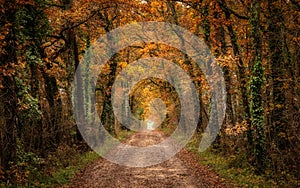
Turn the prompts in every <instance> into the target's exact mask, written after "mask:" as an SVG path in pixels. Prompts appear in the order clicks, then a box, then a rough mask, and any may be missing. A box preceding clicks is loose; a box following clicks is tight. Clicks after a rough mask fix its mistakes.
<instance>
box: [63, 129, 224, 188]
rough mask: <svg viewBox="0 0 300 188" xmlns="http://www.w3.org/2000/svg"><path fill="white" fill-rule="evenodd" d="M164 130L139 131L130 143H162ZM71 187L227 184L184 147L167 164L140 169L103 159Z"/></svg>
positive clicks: (88, 169) (75, 180)
mask: <svg viewBox="0 0 300 188" xmlns="http://www.w3.org/2000/svg"><path fill="white" fill-rule="evenodd" d="M164 138H165V136H164V134H163V133H162V132H159V131H152V132H148V133H136V134H133V135H131V136H130V137H129V138H128V139H127V140H126V141H125V143H126V144H130V145H135V146H147V145H152V144H156V143H159V142H161V141H162V140H164ZM140 160H143V157H141V159H140ZM67 187H74V188H75V187H76V188H77V187H112V188H117V187H138V188H142V187H187V188H192V187H203V188H204V187H205V188H206V187H226V186H225V185H224V184H223V183H222V182H221V179H220V178H219V177H218V176H217V175H216V174H215V173H214V172H213V171H212V170H210V169H209V168H207V167H205V166H202V165H200V164H199V163H198V162H197V160H196V156H195V155H193V154H192V153H189V152H187V151H186V150H182V151H181V152H179V153H178V154H177V155H175V156H174V157H172V158H171V159H169V160H168V161H165V162H163V163H160V164H157V165H153V166H149V167H144V168H138V167H126V166H121V165H118V164H114V163H111V162H109V161H107V160H105V159H103V158H100V159H99V160H97V161H95V162H94V163H92V164H90V165H89V166H87V167H86V168H85V169H83V170H82V171H81V172H80V173H78V174H77V175H76V176H75V177H74V179H73V180H72V181H71V183H70V184H69V185H68V186H67Z"/></svg>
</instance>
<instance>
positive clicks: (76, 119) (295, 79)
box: [0, 0, 300, 187]
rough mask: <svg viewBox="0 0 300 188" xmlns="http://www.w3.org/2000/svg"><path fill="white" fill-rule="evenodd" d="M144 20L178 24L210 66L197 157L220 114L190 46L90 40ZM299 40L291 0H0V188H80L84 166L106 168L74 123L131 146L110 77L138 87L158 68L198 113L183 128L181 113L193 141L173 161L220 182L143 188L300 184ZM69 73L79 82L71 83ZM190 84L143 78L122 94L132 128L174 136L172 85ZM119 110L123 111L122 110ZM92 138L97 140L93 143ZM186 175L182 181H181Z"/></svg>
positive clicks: (176, 117)
mask: <svg viewBox="0 0 300 188" xmlns="http://www.w3.org/2000/svg"><path fill="white" fill-rule="evenodd" d="M154 22H155V23H168V24H170V25H172V27H171V28H172V29H174V28H175V25H176V26H179V27H180V28H183V29H184V31H187V32H189V33H191V34H193V36H195V37H197V38H198V39H199V40H200V41H202V42H203V44H205V46H206V47H207V49H209V50H210V53H211V54H212V56H213V57H214V59H215V66H212V67H211V69H213V70H215V67H219V68H220V72H221V73H220V74H222V80H223V81H224V92H225V93H226V98H224V103H225V105H226V108H224V119H222V122H220V130H218V133H217V135H216V138H215V139H214V140H213V142H212V144H211V145H210V146H209V148H208V149H206V150H205V151H201V152H200V151H199V150H198V147H199V142H200V140H201V138H203V137H205V136H206V132H205V130H206V127H208V125H209V122H210V121H212V120H211V117H214V116H218V114H215V113H214V112H213V111H214V108H218V107H220V105H219V106H218V105H217V104H214V102H216V103H218V102H219V100H221V99H220V97H218V96H217V97H216V95H217V94H216V93H215V92H212V91H214V89H213V88H214V86H212V85H211V84H210V80H209V79H208V78H207V77H206V76H207V74H208V73H206V72H205V71H204V70H203V69H202V68H201V66H199V64H197V62H196V61H195V59H194V57H192V56H191V55H190V54H189V53H188V52H187V51H188V50H186V49H187V48H189V47H190V46H193V45H190V44H191V43H193V41H192V39H191V38H184V36H181V35H180V33H178V32H177V33H176V32H175V33H176V35H174V36H172V37H173V38H174V40H177V39H178V41H179V42H178V45H177V46H180V47H177V46H170V45H168V44H171V42H170V43H168V44H167V43H164V42H160V41H159V40H158V39H156V40H148V39H147V40H143V41H140V42H137V43H134V44H128V45H126V46H125V47H124V48H122V49H120V50H115V51H113V50H111V51H109V50H107V49H106V50H104V49H103V48H101V46H100V45H99V46H96V47H95V44H97V41H98V42H99V38H101V37H103V36H106V37H107V38H109V37H110V36H111V35H110V33H111V32H113V31H116V29H118V28H122V27H123V26H127V25H128V24H131V25H133V26H134V27H136V28H143V27H144V25H143V24H142V23H154ZM168 26H169V25H164V27H165V28H162V27H160V28H158V29H157V30H155V33H156V32H157V33H156V34H154V37H153V38H155V37H157V36H158V35H159V36H167V35H168V33H171V30H172V29H171V30H168ZM179 27H178V28H179ZM183 29H182V30H180V31H183ZM138 30H139V29H137V30H133V31H132V32H127V33H126V32H125V35H126V36H138V37H140V38H143V37H144V38H147V37H149V38H150V37H151V36H146V35H147V34H145V36H142V35H144V33H142V32H141V33H138V32H139V31H138ZM299 31H300V3H299V1H297V0H263V1H259V0H131V1H130V0H0V114H1V116H0V151H1V152H0V187H57V186H64V185H65V186H67V184H69V183H70V182H71V183H72V182H73V184H72V185H70V187H85V186H82V184H80V183H81V182H80V181H79V180H76V174H77V176H78V172H82V173H83V174H84V172H83V170H82V169H84V168H85V169H89V166H88V164H92V165H91V166H93V164H96V163H95V161H97V160H98V163H97V164H99V166H103V169H105V168H104V167H105V165H104V164H106V163H105V162H103V161H104V159H99V158H101V157H99V156H98V155H97V154H95V153H94V152H93V151H92V150H91V148H90V144H88V143H87V142H88V141H87V139H86V138H84V134H83V135H82V130H83V129H88V128H89V127H88V126H86V125H85V124H84V123H82V121H81V120H82V119H85V118H86V117H88V120H89V121H92V122H93V123H95V122H97V118H98V119H99V120H100V121H101V124H102V125H103V127H104V128H105V130H106V131H107V132H108V133H109V134H110V135H111V136H112V137H114V138H115V139H117V140H119V141H120V142H124V143H131V141H132V143H133V145H134V143H135V141H136V139H138V138H139V137H142V135H143V134H144V133H139V131H135V130H131V128H130V127H128V126H125V125H124V124H123V123H122V120H120V119H118V118H117V117H116V116H117V113H116V112H115V107H114V105H113V101H112V95H113V92H112V91H113V89H114V82H116V81H117V80H121V81H120V83H121V85H122V86H123V87H125V86H124V85H125V83H126V82H128V79H129V78H126V79H123V80H122V79H121V78H119V77H121V76H120V75H125V73H124V74H123V72H124V70H128V72H130V71H131V73H130V74H133V73H136V74H135V76H132V77H131V78H132V79H137V78H140V77H138V76H139V73H143V74H144V73H148V74H150V73H151V71H148V68H149V67H151V66H152V67H156V66H157V67H156V69H154V72H162V73H163V74H164V73H166V74H168V75H176V76H175V77H176V78H178V79H179V77H180V75H181V74H180V73H179V71H178V70H179V69H180V70H183V71H184V72H185V74H186V75H187V76H188V77H189V79H190V80H191V82H190V83H191V84H193V86H194V88H195V90H196V91H197V95H193V97H194V96H197V99H196V100H193V101H192V102H191V106H193V108H196V107H199V111H196V110H195V111H193V110H192V111H190V112H189V113H187V117H186V118H185V120H184V122H185V123H186V125H189V124H192V122H189V121H190V120H189V117H188V116H189V115H190V116H193V115H191V114H193V113H195V114H196V116H197V117H199V118H198V119H197V122H196V124H195V126H196V127H195V132H194V133H193V135H192V138H191V139H190V140H189V143H188V144H187V145H186V146H185V149H184V151H181V152H180V153H179V154H178V155H180V156H181V157H182V156H183V157H182V158H188V161H191V160H189V159H190V158H193V161H195V162H194V163H195V167H193V168H194V169H201V168H202V167H203V168H205V169H206V168H208V169H209V170H203V173H204V174H207V176H209V177H212V176H217V177H218V180H216V181H215V182H218V183H215V184H216V185H215V184H209V183H212V182H214V180H212V179H214V178H212V179H210V178H206V179H208V180H205V181H208V184H205V183H203V182H202V183H203V185H202V183H200V184H197V182H196V183H195V182H194V180H193V179H197V178H196V177H198V176H199V177H200V178H201V176H203V175H199V174H198V175H193V176H191V177H190V179H192V180H187V179H186V184H184V185H185V186H183V185H181V184H180V185H181V186H179V184H178V185H177V184H175V183H174V182H176V181H177V180H173V184H172V183H166V184H154V183H148V186H150V185H153V187H186V186H187V185H192V184H193V185H194V187H207V186H208V185H210V186H211V187H212V186H213V187H299V186H300V157H299V156H300V136H299V133H300V32H299ZM149 33H150V32H149ZM172 33H174V32H173V31H172ZM121 38H122V36H121V35H120V36H119V38H114V39H111V40H109V39H108V42H109V44H106V45H108V46H109V47H110V48H113V47H112V46H113V45H114V44H115V43H117V42H116V40H119V39H120V40H121ZM132 38H134V37H132ZM158 38H159V37H158ZM198 39H197V40H198ZM193 40H194V39H193ZM129 41H130V40H129ZM157 41H158V42H157ZM194 41H195V40H194ZM91 49H92V50H94V52H95V51H97V53H98V52H99V53H101V54H105V55H107V54H109V55H107V56H108V60H107V61H106V62H105V64H103V66H101V71H100V72H99V69H98V67H97V66H96V64H97V63H98V62H97V61H96V60H95V59H97V58H98V59H101V57H98V56H97V54H96V55H95V53H94V52H93V54H92V50H91ZM193 50H194V51H198V50H199V51H200V50H201V49H193ZM107 51H109V52H107ZM91 54H92V55H91ZM105 55H104V56H105ZM105 58H106V57H105ZM143 58H144V59H149V58H150V60H151V58H152V59H153V58H154V59H155V58H156V59H158V58H160V59H165V60H167V61H168V62H172V63H173V64H174V66H175V65H176V67H167V66H166V65H165V64H159V65H161V66H162V67H163V68H161V69H160V70H158V69H159V68H158V64H151V63H152V62H150V61H149V63H148V64H147V63H145V64H143V66H141V67H134V62H136V61H138V60H139V59H143ZM83 64H84V65H85V66H82V65H83ZM87 66H88V67H89V68H86V67H87ZM135 68H136V70H135ZM137 70H138V71H139V73H137ZM207 71H208V72H210V71H212V70H207ZM78 72H80V74H81V75H82V76H76V74H78ZM93 74H95V75H93ZM128 74H129V73H128ZM153 74H154V73H153ZM90 75H93V76H95V77H96V80H95V81H96V84H95V86H94V87H92V86H90V84H91V83H92V81H91V79H90V77H91V76H90ZM118 75H119V77H118ZM133 75H134V74H133ZM127 77H128V76H127ZM174 80H175V81H174ZM173 81H174V82H176V79H173ZM74 83H75V85H76V87H75V86H74ZM180 84H182V85H180ZM178 85H179V86H178ZM181 86H182V87H181ZM188 86H189V84H187V82H180V83H179V84H177V85H176V84H175V85H174V84H172V83H170V82H168V81H166V80H165V79H163V78H154V77H150V78H146V79H141V80H140V81H139V82H138V83H137V84H136V85H135V87H133V88H131V91H130V92H129V102H128V104H127V105H129V107H130V112H131V113H132V114H133V115H134V117H135V118H136V120H139V121H142V120H145V121H146V120H147V119H149V118H150V119H152V120H153V121H154V125H157V126H156V127H154V128H153V127H150V129H153V131H152V132H151V131H150V132H151V133H149V134H151V135H152V134H153V135H152V137H155V134H158V137H157V138H155V139H157V140H155V143H156V141H158V140H161V139H163V138H166V137H169V135H171V134H172V133H173V132H176V131H175V130H176V128H177V126H178V123H179V122H180V121H183V120H182V119H181V111H182V110H184V109H185V108H184V105H183V102H182V100H181V99H182V98H181V95H180V94H178V92H179V90H178V89H177V88H176V87H180V88H182V89H183V90H184V95H183V96H186V95H185V93H187V92H188V91H187V90H185V88H187V87H188ZM74 88H75V90H74ZM74 91H75V95H74ZM180 91H181V90H180ZM118 92H121V91H118ZM89 96H92V97H91V98H90V97H89ZM123 96H124V95H122V96H121V97H123ZM214 98H217V99H215V100H214ZM153 99H155V100H153ZM158 99H159V100H158ZM116 100H117V99H116ZM187 101H188V100H187ZM120 103H121V102H120ZM124 105H125V103H124ZM74 106H75V107H77V109H76V110H75V109H74ZM125 111H126V110H125ZM125 111H122V110H121V112H122V113H125V114H128V113H129V112H127V111H126V112H125ZM161 114H163V117H162V116H161ZM95 116H97V118H94V117H95ZM219 116H220V112H219ZM126 117H127V116H126ZM218 122H219V121H218ZM151 126H152V125H151ZM80 127H83V128H82V129H80ZM148 128H149V125H148ZM154 129H155V130H154ZM186 129H188V128H186ZM91 132H93V131H91ZM145 134H146V133H145ZM147 134H148V133H147ZM151 135H150V136H151ZM156 136H157V135H156ZM147 139H150V137H149V136H148V137H147ZM151 139H152V138H151ZM96 140H97V142H104V139H103V138H102V137H101V136H99V138H97V139H96ZM130 140H131V141H130ZM137 142H138V143H137V145H139V144H141V143H140V141H137ZM153 142H154V141H153ZM132 143H131V144H132ZM141 146H144V145H143V144H141ZM103 150H105V149H103V148H102V151H103ZM185 151H186V153H185ZM105 152H106V150H105ZM182 152H183V153H182ZM97 153H99V152H97ZM176 156H177V155H176ZM178 158H180V157H178ZM172 159H173V158H172ZM99 160H101V162H99ZM102 160H103V161H102ZM174 160H175V159H174ZM176 160H177V158H176ZM85 161H87V162H85ZM171 161H172V160H171ZM100 163H101V165H100ZM194 163H193V164H194ZM196 163H197V164H196ZM162 164H164V163H162ZM170 164H171V166H172V165H173V166H176V165H177V163H170ZM187 164H188V163H187ZM199 165H200V166H199ZM198 166H199V167H198ZM181 167H182V165H179V166H178V167H176V169H181ZM99 168H100V170H101V167H99ZM112 168H113V167H111V166H110V167H109V168H108V169H106V170H108V171H107V173H108V175H109V173H111V174H110V175H111V176H112V177H114V179H113V180H112V181H119V180H118V175H114V174H113V173H114V172H111V171H109V169H112ZM114 168H116V169H117V170H116V171H118V169H121V167H114ZM122 168H123V167H122ZM184 169H185V170H186V169H189V167H186V168H185V167H184ZM148 170H149V169H148ZM90 171H91V170H90ZM171 171H172V170H168V171H166V173H170V172H171ZM180 171H184V170H180ZM192 171H195V172H198V171H197V170H192ZM192 171H191V173H192ZM188 172H190V171H188ZM139 173H142V174H144V176H145V177H146V176H147V177H150V174H148V175H149V176H148V175H147V173H150V172H148V171H147V170H144V171H143V169H140V171H139ZM156 173H158V172H156ZM182 173H183V172H182ZM99 174H100V171H99ZM212 174H216V175H212ZM79 176H81V175H79ZM82 176H84V175H82ZM120 176H121V177H123V176H124V178H125V179H126V178H127V177H125V175H120ZM131 176H132V175H131ZM167 176H172V174H169V175H166V177H167ZM185 176H187V177H189V173H187V175H185ZM91 177H92V176H91ZM151 177H152V175H151ZM172 177H173V176H172ZM128 178H132V177H128ZM140 178H141V177H140ZM91 179H92V178H91ZM102 179H104V178H103V177H102ZM102 179H101V178H100V179H99V181H102ZM119 179H122V178H119ZM145 179H147V178H145ZM148 179H149V181H152V180H151V178H148ZM164 179H165V180H164V181H167V178H164ZM103 181H104V180H103ZM120 181H121V180H120ZM153 181H154V180H153ZM162 181H163V180H162ZM170 181H171V180H170ZM157 182H158V180H157V181H156V183H157ZM182 182H185V179H183V180H182ZM182 182H181V183H182ZM191 182H194V183H191ZM89 183H90V184H89V185H90V186H92V187H102V186H103V187H104V184H101V185H100V184H93V183H91V182H89ZM136 183H137V184H136V185H135V184H134V185H133V184H132V186H129V185H127V184H126V183H124V182H123V183H122V185H123V187H144V186H142V185H143V184H142V181H141V180H140V179H137V180H136ZM182 184H183V183H182ZM87 185H88V183H87V184H86V187H88V186H87ZM108 185H109V184H108ZM167 185H168V186H167ZM176 185H177V186H176ZM200 185H202V186H200ZM205 185H206V186H205ZM110 186H111V187H122V186H120V185H119V184H115V185H114V186H112V184H111V185H110ZM110 186H108V187H110ZM148 186H145V187H148ZM106 187H107V186H106Z"/></svg>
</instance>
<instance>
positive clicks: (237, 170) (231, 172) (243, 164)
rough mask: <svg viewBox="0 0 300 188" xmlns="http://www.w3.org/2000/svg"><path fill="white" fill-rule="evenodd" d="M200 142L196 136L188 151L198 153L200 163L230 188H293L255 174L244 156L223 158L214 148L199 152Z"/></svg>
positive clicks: (188, 145)
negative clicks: (210, 169) (212, 171)
mask: <svg viewBox="0 0 300 188" xmlns="http://www.w3.org/2000/svg"><path fill="white" fill-rule="evenodd" d="M199 140H200V139H199V137H196V136H194V137H193V139H192V140H191V141H190V142H189V143H188V144H187V146H186V149H188V150H189V151H192V152H193V153H196V154H197V156H198V157H199V162H200V163H201V164H203V165H206V166H209V167H210V168H212V169H213V170H214V171H215V172H216V173H217V174H219V175H220V177H221V178H222V179H223V180H224V182H226V183H228V184H229V185H230V187H293V186H291V185H289V184H283V185H280V186H279V185H277V184H276V182H275V181H274V180H272V179H271V178H267V176H266V175H257V174H255V169H254V168H253V167H252V166H251V165H250V164H249V163H248V162H247V160H246V157H245V155H243V154H236V155H230V156H222V155H221V154H219V153H217V151H215V150H214V149H212V148H209V149H207V150H206V151H204V152H199V151H198V148H199Z"/></svg>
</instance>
